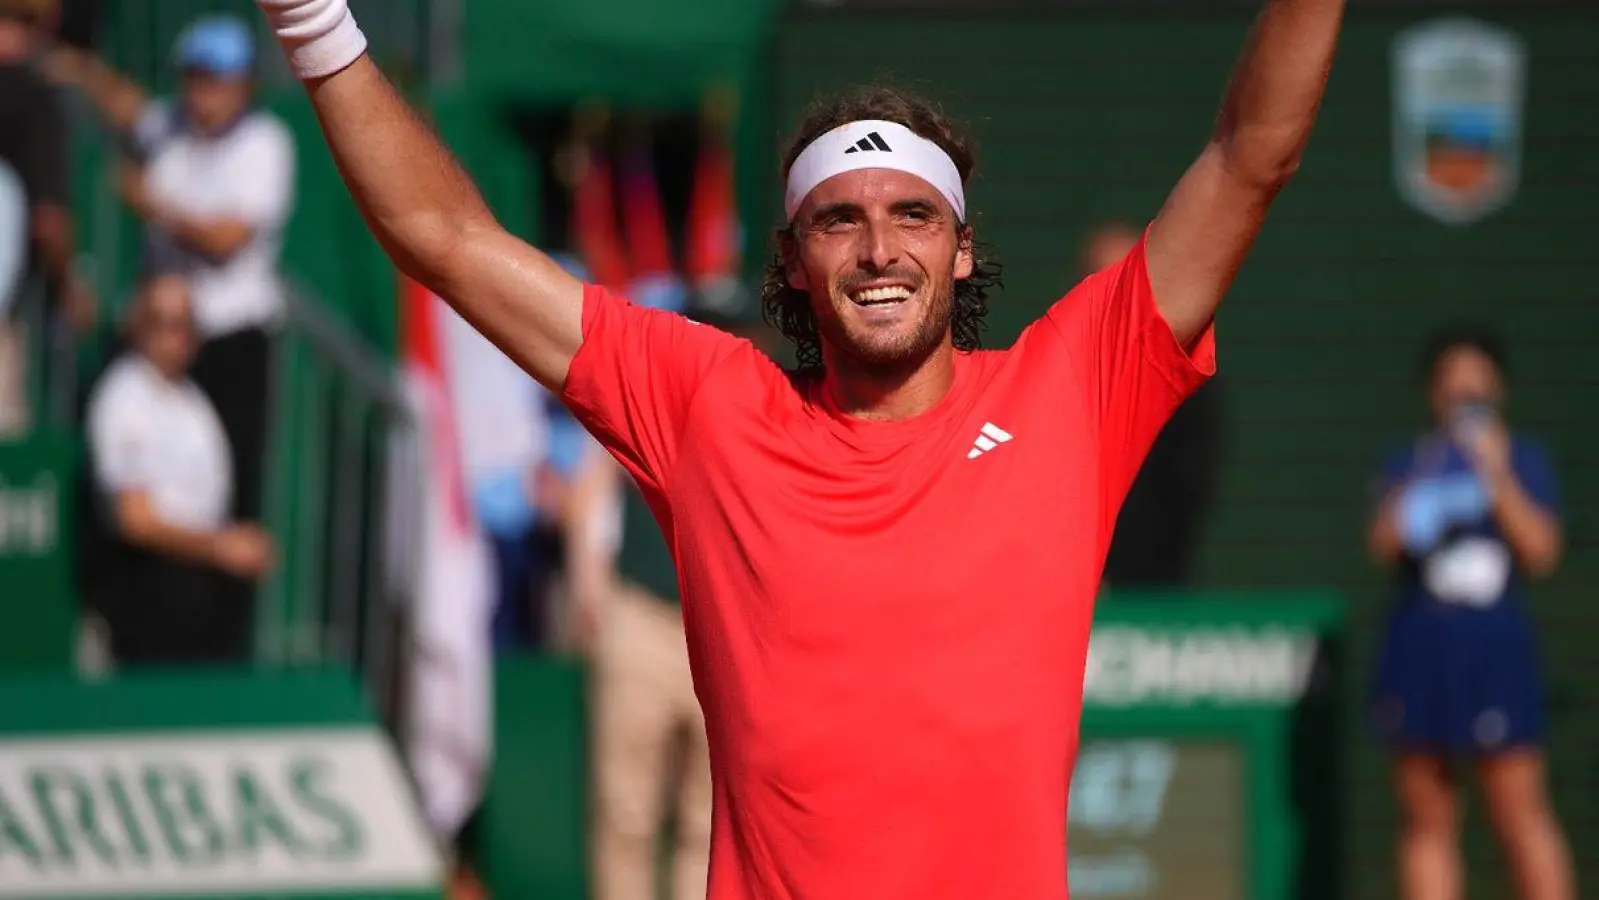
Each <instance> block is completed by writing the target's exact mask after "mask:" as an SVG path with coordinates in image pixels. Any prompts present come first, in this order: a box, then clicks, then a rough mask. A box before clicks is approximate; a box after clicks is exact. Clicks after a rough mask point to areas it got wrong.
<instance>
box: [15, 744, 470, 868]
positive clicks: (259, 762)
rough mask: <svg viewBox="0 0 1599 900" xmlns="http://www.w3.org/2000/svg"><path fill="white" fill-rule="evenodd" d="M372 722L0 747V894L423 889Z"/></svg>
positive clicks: (427, 845)
mask: <svg viewBox="0 0 1599 900" xmlns="http://www.w3.org/2000/svg"><path fill="white" fill-rule="evenodd" d="M440 879H441V865H440V862H439V858H438V854H437V852H436V849H435V848H434V846H433V844H432V843H431V841H430V840H429V838H428V836H427V833H426V832H425V831H424V829H423V828H422V827H421V823H420V821H419V817H418V816H417V813H416V811H415V808H414V804H413V803H412V802H411V792H410V789H409V788H408V787H407V784H406V782H405V780H404V778H403V777H402V774H401V770H400V766H399V762H398V760H397V759H396V757H395V755H394V753H393V751H392V749H391V748H390V746H389V744H388V743H387V742H386V741H385V740H384V739H383V738H382V736H381V735H380V734H379V733H378V732H377V731H376V730H375V729H370V728H332V729H314V730H313V729H308V730H303V731H301V730H276V731H266V732H257V733H232V734H229V735H228V736H213V735H209V734H180V733H168V734H159V735H150V736H141V737H126V736H105V737H95V736H85V737H70V738H69V737H61V738H49V739H41V740H6V741H4V742H0V897H52V896H57V897H61V896H71V897H85V896H117V895H130V894H137V895H166V896H184V895H187V896H207V897H218V896H226V895H228V894H240V893H242V894H248V895H252V896H260V895H263V894H266V893H272V894H290V895H292V894H294V893H296V892H306V891H316V892H328V891H330V890H340V891H342V890H362V889H364V890H383V891H430V890H437V888H438V885H439V883H440Z"/></svg>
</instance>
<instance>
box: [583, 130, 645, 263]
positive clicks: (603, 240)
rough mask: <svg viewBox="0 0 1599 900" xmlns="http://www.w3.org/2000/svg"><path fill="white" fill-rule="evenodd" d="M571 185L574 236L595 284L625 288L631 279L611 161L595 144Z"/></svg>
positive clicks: (587, 151) (587, 152)
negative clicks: (572, 185)
mask: <svg viewBox="0 0 1599 900" xmlns="http://www.w3.org/2000/svg"><path fill="white" fill-rule="evenodd" d="M581 152H583V153H586V154H587V155H588V159H587V160H586V161H585V162H584V163H583V164H582V165H581V174H580V175H579V176H578V181H577V184H576V185H575V186H574V187H573V188H572V225H571V227H572V238H573V243H574V244H575V245H576V247H577V252H578V255H580V256H581V257H583V262H584V264H586V265H587V266H588V269H589V276H590V277H591V278H593V279H594V283H595V284H602V285H604V286H606V287H608V288H611V289H612V290H615V291H623V290H626V288H627V285H628V283H629V282H630V281H632V280H633V278H632V275H633V273H632V271H631V268H630V266H629V265H628V261H627V251H626V250H625V249H623V247H622V239H621V236H620V235H619V234H618V233H617V229H616V198H615V195H613V194H612V192H611V165H610V161H609V160H607V159H606V158H605V155H604V154H603V153H601V152H600V151H599V150H597V149H594V148H592V147H588V148H585V149H584V150H582V151H581Z"/></svg>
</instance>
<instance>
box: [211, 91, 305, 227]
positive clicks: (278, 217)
mask: <svg viewBox="0 0 1599 900" xmlns="http://www.w3.org/2000/svg"><path fill="white" fill-rule="evenodd" d="M232 168H233V171H234V173H235V175H236V176H237V177H235V178H233V179H231V185H232V189H233V195H232V197H230V198H229V203H228V206H227V211H228V213H229V214H230V215H233V216H237V217H238V218H240V219H242V220H244V221H245V222H248V223H249V224H251V225H253V226H255V227H257V228H267V229H273V228H280V227H282V226H283V224H284V222H286V221H287V220H288V218H289V212H290V210H291V208H292V206H293V202H294V138H293V137H292V136H290V134H289V132H288V129H286V128H285V127H284V126H283V123H281V122H279V121H278V120H277V119H274V118H271V117H268V116H264V115H263V116H262V118H261V119H259V120H258V122H257V123H256V124H255V127H254V128H252V129H251V131H250V132H249V133H248V135H246V136H245V137H244V138H243V139H242V140H241V141H240V144H239V148H238V153H237V155H236V156H235V157H234V159H233V162H232Z"/></svg>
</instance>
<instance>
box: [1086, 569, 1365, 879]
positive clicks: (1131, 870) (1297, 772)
mask: <svg viewBox="0 0 1599 900" xmlns="http://www.w3.org/2000/svg"><path fill="white" fill-rule="evenodd" d="M1342 616H1343V613H1342V606H1341V604H1340V603H1338V602H1337V600H1336V599H1335V598H1333V597H1330V596H1324V595H1299V594H1295V595H1270V596H1262V597H1248V596H1243V595H1238V594H1223V595H1218V596H1197V595H1186V596H1180V597H1171V598H1167V599H1131V598H1126V599H1119V600H1118V599H1111V600H1107V601H1105V602H1103V603H1101V605H1100V611H1099V614H1098V616H1097V617H1096V620H1095V625H1094V636H1093V641H1092V644H1091V645H1090V650H1089V661H1088V671H1087V675H1086V681H1085V687H1084V709H1083V722H1082V743H1081V746H1080V749H1079V752H1078V759H1077V767H1076V769H1075V770H1074V773H1073V779H1072V796H1071V803H1070V808H1069V816H1068V838H1067V847H1068V850H1069V854H1068V855H1069V857H1070V877H1071V886H1072V896H1073V897H1075V898H1080V900H1167V898H1184V900H1212V898H1214V900H1277V898H1285V897H1318V896H1334V895H1335V889H1336V884H1335V882H1336V878H1335V877H1334V876H1333V874H1332V872H1333V870H1334V869H1335V868H1336V853H1337V849H1338V848H1337V845H1336V841H1335V840H1334V838H1333V832H1334V831H1335V830H1336V827H1337V826H1336V811H1335V809H1334V806H1333V805H1334V804H1335V803H1336V796H1337V791H1338V789H1339V788H1338V783H1337V775H1336V767H1335V765H1334V762H1335V758H1334V755H1333V754H1334V753H1335V751H1334V750H1333V747H1334V744H1333V737H1334V735H1335V734H1336V730H1337V721H1336V715H1337V704H1338V697H1337V693H1338V691H1337V687H1338V677H1337V671H1338V667H1337V663H1336V657H1337V655H1338V645H1339V639H1340V633H1341V629H1342Z"/></svg>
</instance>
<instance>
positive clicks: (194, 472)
mask: <svg viewBox="0 0 1599 900" xmlns="http://www.w3.org/2000/svg"><path fill="white" fill-rule="evenodd" d="M131 313H132V316H131V321H130V333H131V347H132V349H131V350H130V351H129V352H127V353H125V354H124V355H123V356H122V357H121V358H120V359H118V360H117V361H116V362H114V363H112V365H111V367H110V368H108V369H107V370H106V372H105V374H104V375H103V376H101V379H100V381H99V382H98V383H97V384H96V385H95V387H94V390H93V392H92V394H91V396H90V400H89V412H88V442H89V448H88V449H89V456H90V459H91V465H92V468H93V471H94V475H95V482H96V486H97V488H98V493H99V494H100V497H99V499H100V501H101V508H102V509H103V510H104V511H105V514H106V518H107V520H108V522H109V526H110V530H111V532H112V534H113V535H114V538H115V539H116V541H117V542H118V544H119V548H118V549H119V551H120V552H118V553H117V554H116V556H115V558H114V563H113V564H111V565H110V566H109V571H105V572H100V573H98V574H97V577H96V578H95V579H94V581H93V583H94V584H95V585H96V591H97V593H98V596H96V597H93V598H91V602H92V604H93V605H94V606H95V607H96V608H97V609H98V610H99V611H100V612H101V614H102V615H103V616H104V618H105V620H106V624H107V625H108V626H109V629H110V637H111V649H112V653H113V655H114V656H115V657H116V659H117V661H118V662H120V663H125V664H126V663H148V662H180V661H201V660H209V661H243V660H247V659H249V658H250V655H251V645H250V626H251V622H252V612H251V606H252V604H251V603H250V596H251V592H250V590H249V588H248V585H249V582H250V580H253V579H256V578H259V577H261V576H262V575H263V574H265V573H266V571H267V570H268V567H269V566H270V564H271V558H272V544H271V540H270V538H269V537H268V535H267V534H266V532H265V531H263V530H262V529H261V528H260V527H258V526H256V525H254V524H250V523H244V522H238V521H234V520H231V519H230V517H229V515H228V505H229V501H230V499H231V497H230V494H231V492H232V488H233V479H232V472H231V467H230V463H229V453H228V448H227V440H226V438H225V436H224V434H223V431H222V426H221V423H220V422H219V420H218V418H217V415H216V412H215V410H214V409H213V408H212V406H211V403H210V401H209V400H208V399H207V398H206V396H205V394H204V393H203V392H201V391H200V389H199V388H198V387H197V386H196V385H195V384H194V382H192V381H191V380H189V378H188V376H187V372H188V369H189V365H190V362H191V360H192V359H193V358H194V353H195V332H194V321H193V316H192V315H191V309H190V302H189V289H188V285H187V283H186V282H185V281H184V280H183V279H182V278H181V277H177V276H164V277H158V278H155V279H152V280H150V281H149V282H147V283H146V284H145V285H144V286H143V288H142V289H141V291H140V294H139V296H138V297H137V299H136V300H135V301H134V305H133V308H132V310H131ZM107 562H108V560H96V563H97V564H101V565H104V564H105V563H107Z"/></svg>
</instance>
